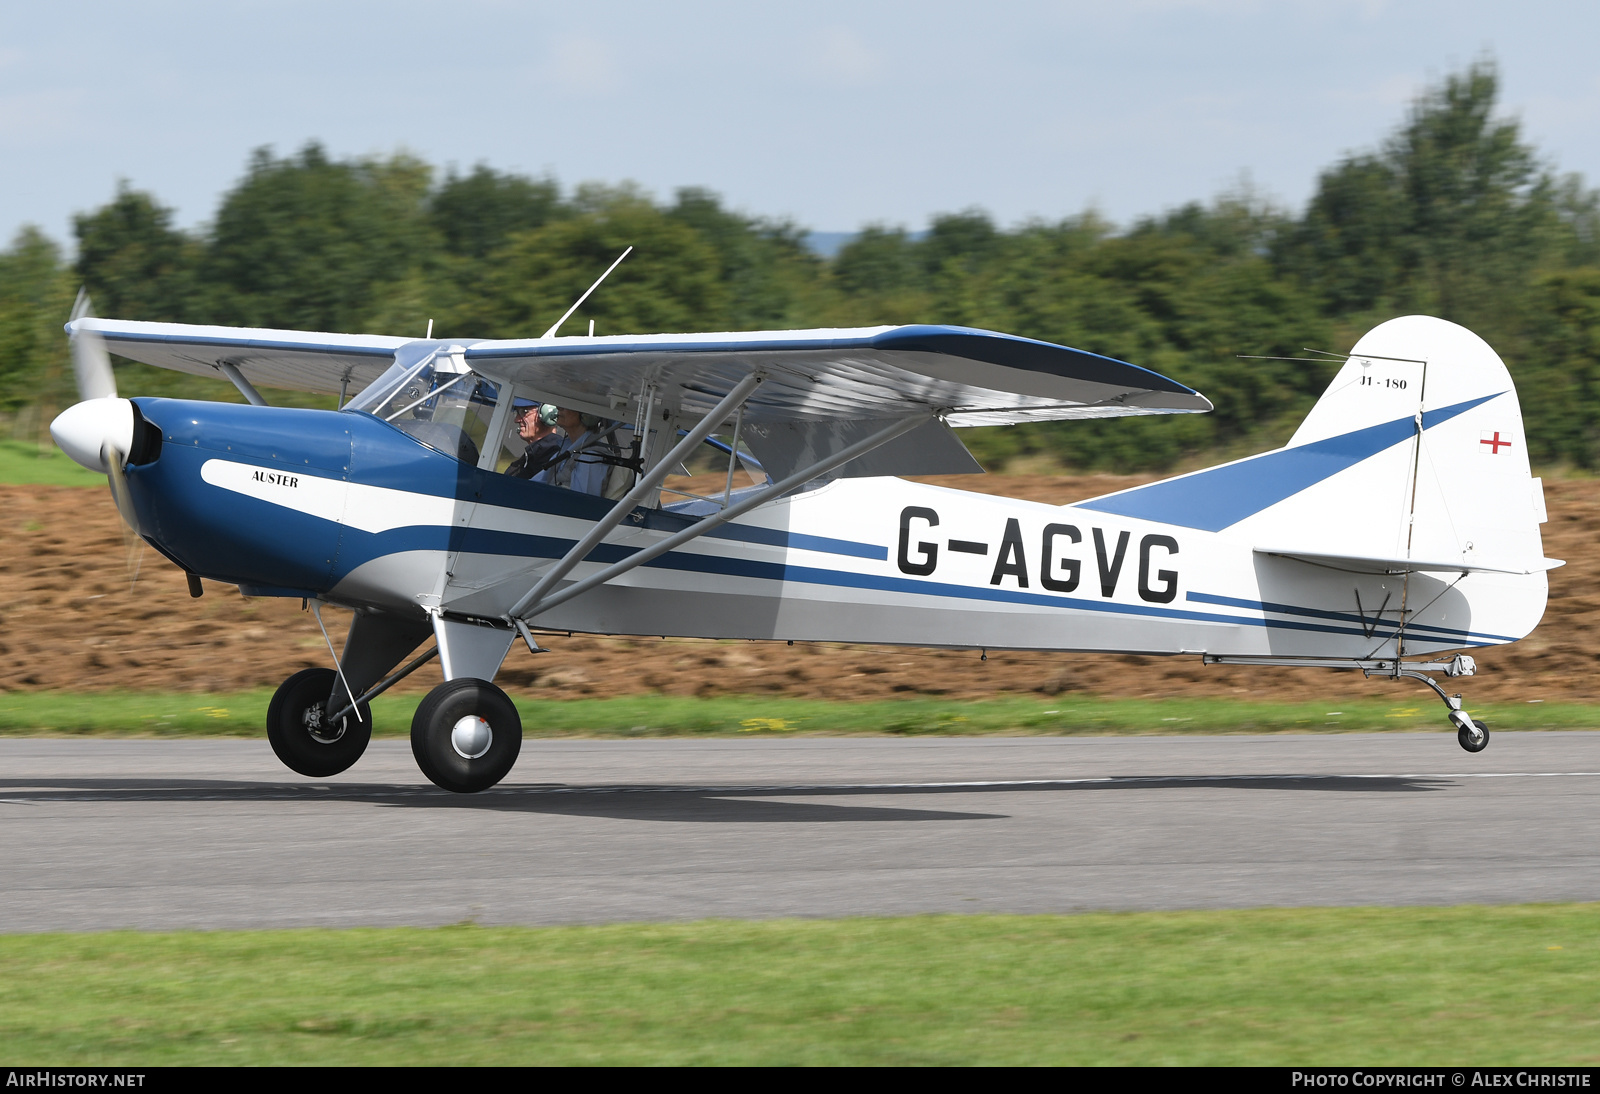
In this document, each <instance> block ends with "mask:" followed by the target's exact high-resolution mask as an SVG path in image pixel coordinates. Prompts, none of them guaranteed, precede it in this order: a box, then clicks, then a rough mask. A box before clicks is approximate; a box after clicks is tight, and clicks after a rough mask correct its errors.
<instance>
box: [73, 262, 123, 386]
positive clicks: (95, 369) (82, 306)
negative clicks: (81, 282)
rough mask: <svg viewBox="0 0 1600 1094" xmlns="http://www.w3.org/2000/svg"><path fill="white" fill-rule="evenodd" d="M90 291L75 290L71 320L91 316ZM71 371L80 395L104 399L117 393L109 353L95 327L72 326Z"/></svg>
mask: <svg viewBox="0 0 1600 1094" xmlns="http://www.w3.org/2000/svg"><path fill="white" fill-rule="evenodd" d="M93 314H94V313H93V312H92V311H91V305H90V303H89V294H88V292H87V291H86V290H84V289H79V290H78V299H77V300H76V301H75V302H74V303H73V305H72V318H73V320H74V321H76V320H79V319H85V318H88V317H90V316H92V315H93ZM70 341H71V345H72V373H73V376H74V377H76V379H77V381H78V398H79V399H104V398H106V397H107V396H113V397H114V396H115V395H116V394H117V380H116V377H115V375H113V373H112V371H111V354H110V353H109V352H108V351H107V350H106V340H105V339H104V338H102V337H100V334H99V332H98V331H92V330H74V331H73V332H72V336H71V340H70Z"/></svg>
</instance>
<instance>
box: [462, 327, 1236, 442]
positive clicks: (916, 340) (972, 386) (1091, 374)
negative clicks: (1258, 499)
mask: <svg viewBox="0 0 1600 1094" xmlns="http://www.w3.org/2000/svg"><path fill="white" fill-rule="evenodd" d="M466 359H467V362H468V363H469V364H470V365H472V367H473V368H474V369H475V370H477V371H478V372H481V373H483V374H484V375H486V376H489V377H490V378H491V379H503V380H508V381H511V382H512V383H515V384H517V385H519V386H527V387H530V388H538V389H540V390H542V391H544V392H546V393H547V394H549V395H550V396H551V397H552V400H553V401H561V400H563V399H565V400H567V401H568V402H586V403H590V404H592V405H596V406H597V407H606V406H612V405H616V402H617V401H618V400H622V399H627V398H629V397H630V396H632V395H633V394H634V393H636V392H638V390H639V388H640V386H641V383H644V382H648V383H653V384H655V385H656V386H658V387H672V388H679V389H681V390H682V391H683V392H684V393H685V402H684V409H685V410H691V409H693V410H699V411H704V410H706V409H709V408H710V407H711V405H712V404H713V403H715V402H716V400H717V399H718V398H719V397H720V393H722V392H725V391H727V390H728V389H729V388H730V387H732V386H733V384H734V383H736V382H738V380H740V379H741V378H743V377H744V376H746V375H748V374H750V373H751V372H764V373H766V375H767V382H766V383H765V384H763V385H762V388H761V390H760V391H759V392H758V393H757V394H756V395H755V396H754V397H752V398H751V399H750V401H749V403H748V404H746V409H745V420H746V421H751V422H797V421H839V420H867V419H877V420H883V419H892V418H903V417H906V416H907V415H911V414H919V413H926V412H928V411H930V410H932V411H934V412H936V413H937V414H938V415H939V416H940V417H941V418H943V419H944V421H946V422H947V423H948V424H950V425H952V426H957V427H959V426H973V425H1012V424H1015V423H1018V422H1032V421H1047V420H1052V419H1060V418H1102V417H1110V416H1113V415H1121V414H1174V413H1185V412H1189V413H1193V412H1197V411H1207V410H1210V409H1211V404H1210V402H1208V401H1207V400H1206V399H1205V398H1204V397H1203V396H1201V395H1200V394H1199V393H1197V392H1195V391H1194V390H1192V389H1190V388H1187V387H1185V386H1184V385H1182V384H1180V383H1178V382H1177V381H1175V380H1169V379H1168V378H1166V377H1165V376H1161V375H1158V374H1157V373H1154V372H1151V371H1149V370H1148V369H1142V368H1139V367H1138V366H1136V365H1130V364H1127V363H1125V362H1122V361H1117V360H1113V359H1112V358H1110V357H1101V356H1100V355H1098V354H1094V353H1085V352H1084V351H1082V350H1076V349H1068V348H1067V347H1065V346H1057V345H1052V344H1050V343H1049V342H1036V341H1033V340H1032V339H1028V338H1016V337H1013V336H1011V335H1007V334H996V333H994V332H992V331H982V330H973V329H971V328H967V327H939V326H907V327H858V328H845V329H834V330H806V331H751V332H734V333H726V334H652V335H630V336H623V337H609V338H551V339H525V340H518V341H498V340H490V341H482V342H474V343H471V344H469V345H468V346H467V348H466ZM696 396H698V399H697V398H696ZM702 401H703V403H704V405H703V406H699V405H696V403H697V402H702Z"/></svg>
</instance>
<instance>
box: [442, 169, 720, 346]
mask: <svg viewBox="0 0 1600 1094" xmlns="http://www.w3.org/2000/svg"><path fill="white" fill-rule="evenodd" d="M572 204H573V210H574V211H573V215H571V216H569V217H566V218H563V219H561V220H554V221H551V222H550V223H548V224H546V225H545V226H544V227H543V228H540V229H538V230H536V231H532V232H521V233H518V234H517V235H515V236H513V237H511V241H510V242H509V243H508V244H507V245H506V246H505V247H502V248H501V249H500V250H499V251H496V252H495V253H494V255H493V256H492V257H493V261H492V262H488V263H484V264H481V265H479V266H477V267H475V268H474V269H473V270H472V271H470V273H469V274H468V280H467V281H466V282H465V283H464V286H463V289H464V291H463V293H462V296H461V299H460V301H459V302H458V306H457V308H456V309H455V311H454V312H453V313H452V314H451V315H450V317H449V325H448V328H447V329H448V331H450V332H452V333H460V334H463V335H466V334H472V335H477V336H480V337H485V336H487V337H498V338H529V337H536V336H538V335H540V334H542V333H544V331H545V329H546V328H547V327H549V325H550V324H551V323H554V322H555V321H556V320H557V319H558V318H560V316H561V314H562V313H563V312H565V311H566V310H567V308H568V307H570V306H571V305H572V303H573V301H575V300H577V299H578V297H579V296H581V295H582V294H583V291H584V290H585V289H587V288H588V287H589V286H590V285H591V284H593V283H594V280H595V278H596V277H598V276H599V275H600V274H601V273H603V272H604V271H605V269H606V267H607V266H609V265H610V264H611V263H612V262H613V261H615V260H616V258H617V256H618V255H620V254H621V253H622V252H623V250H624V249H625V248H627V247H629V246H632V247H634V248H635V250H634V253H633V254H632V255H631V256H629V258H628V260H627V261H626V262H624V263H623V264H622V265H621V266H619V267H617V269H616V270H615V272H613V273H612V274H611V276H610V277H609V278H607V279H606V282H605V284H604V285H602V286H601V287H600V289H599V290H598V291H596V292H595V294H594V295H593V296H591V297H589V299H588V300H587V301H586V302H585V303H584V305H583V307H582V309H581V310H580V311H579V312H578V313H577V314H575V315H574V316H573V317H572V318H571V319H569V320H568V321H567V323H568V325H567V326H565V327H564V328H563V329H562V333H566V334H574V333H581V331H582V330H583V329H585V328H586V327H587V321H588V320H589V319H593V320H595V322H596V324H597V327H598V332H599V333H602V334H654V333H660V332H663V331H694V330H718V329H723V328H725V327H726V325H727V319H728V302H729V293H728V288H727V286H726V285H725V284H724V283H723V281H722V278H721V276H720V268H721V264H720V262H719V257H718V254H717V252H716V251H715V249H713V248H712V247H710V246H709V245H707V244H706V243H705V241H703V240H702V239H701V238H700V236H699V234H698V233H697V232H696V231H695V230H694V229H693V228H691V227H689V226H688V225H687V224H684V223H683V222H682V221H681V220H679V219H676V218H673V217H671V216H668V215H666V214H665V213H663V212H662V211H661V210H660V209H658V208H656V206H655V205H654V204H653V203H652V202H650V200H649V199H648V198H646V197H645V196H644V195H643V194H641V193H640V192H639V191H638V190H637V189H635V188H633V187H628V186H624V187H617V188H608V187H601V186H593V185H590V186H584V187H580V188H579V190H578V192H577V193H576V194H575V195H574V198H573V203H572Z"/></svg>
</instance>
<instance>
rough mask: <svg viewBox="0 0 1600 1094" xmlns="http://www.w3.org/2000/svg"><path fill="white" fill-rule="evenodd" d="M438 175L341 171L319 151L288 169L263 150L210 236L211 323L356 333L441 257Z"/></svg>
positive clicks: (403, 159)
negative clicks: (388, 293) (387, 290)
mask: <svg viewBox="0 0 1600 1094" xmlns="http://www.w3.org/2000/svg"><path fill="white" fill-rule="evenodd" d="M431 173H432V172H431V169H430V168H429V167H428V166H427V165H426V164H424V163H422V162H421V161H419V160H416V159H413V158H411V157H409V156H404V155H397V156H393V157H391V158H389V159H387V160H358V161H353V162H344V163H336V162H333V161H331V160H329V159H328V157H327V154H326V153H325V152H324V151H323V149H322V146H321V145H318V144H315V143H312V144H308V145H306V146H305V147H304V148H303V149H301V151H300V153H299V154H298V155H297V156H294V157H290V158H287V159H281V160H280V159H275V158H274V157H273V155H272V153H271V151H270V150H269V149H266V148H261V149H257V151H256V152H255V154H254V156H253V157H252V158H251V161H250V168H249V170H248V172H247V173H246V175H245V177H244V179H243V180H242V181H241V182H240V183H239V185H238V186H236V187H235V188H234V189H233V190H232V191H230V192H229V193H228V194H227V196H226V197H224V199H223V201H222V207H221V208H220V209H219V210H218V212H217V218H216V223H215V225H214V226H213V228H212V232H211V240H210V245H209V246H208V248H207V256H206V273H207V276H208V278H209V279H210V280H211V282H212V284H213V286H214V288H215V297H214V301H213V303H212V304H211V310H212V313H213V316H214V318H215V319H216V320H217V321H218V322H225V323H237V324H240V325H243V326H264V327H289V328H296V329H300V330H326V331H355V330H359V329H360V328H361V327H362V325H363V323H364V321H365V320H366V318H367V317H368V315H369V314H370V313H371V312H372V311H373V310H374V308H375V307H376V306H377V304H378V303H379V298H380V297H381V296H382V295H383V292H384V287H385V286H386V285H389V284H392V283H398V282H401V281H403V280H405V279H406V278H407V276H408V275H410V274H411V273H412V272H413V270H414V269H415V268H416V267H418V266H420V265H422V264H424V263H426V262H427V261H428V260H429V259H430V258H432V256H433V255H434V254H436V253H437V251H438V249H439V245H438V239H437V236H436V235H435V234H434V230H433V227H432V225H431V223H430V221H429V219H428V216H427V207H426V201H427V197H428V187H429V182H430V176H431Z"/></svg>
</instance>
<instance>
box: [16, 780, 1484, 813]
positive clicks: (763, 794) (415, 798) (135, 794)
mask: <svg viewBox="0 0 1600 1094" xmlns="http://www.w3.org/2000/svg"><path fill="white" fill-rule="evenodd" d="M1453 785H1455V784H1454V783H1453V781H1452V780H1450V779H1444V778H1438V777H1428V776H1387V775H1385V776H1349V775H1220V776H1204V775H1201V776H1197V775H1176V776H1115V777H1111V778H1106V779H1098V780H1063V781H1061V782H1020V781H1019V782H995V783H987V784H976V783H974V784H945V785H926V786H924V785H915V784H913V785H895V786H871V785H860V786H814V785H808V786H792V785H791V786H785V785H768V786H750V785H741V786H732V785H729V786H692V787H690V786H671V785H652V786H570V785H563V784H546V785H522V786H517V785H511V786H499V787H495V788H494V789H492V790H489V791H485V792H484V793H482V794H471V795H464V794H450V793H447V792H445V791H443V790H437V789H434V788H433V787H427V788H423V787H420V786H383V785H377V784H371V783H365V784H363V783H350V784H340V783H315V784H299V785H285V784H270V783H243V782H235V781H229V780H223V779H161V780H153V779H118V778H77V779H48V780H42V779H37V778H35V779H26V780H24V779H0V805H32V804H44V803H66V802H112V801H115V802H172V803H198V802H206V801H218V802H262V801H285V802H302V803H303V802H348V803H352V804H362V803H364V804H371V805H378V806H383V807H386V808H406V809H441V808H442V809H487V810H494V811H496V812H510V813H548V814H557V815H563V816H583V817H610V818H615V819H620V820H654V821H677V822H689V823H694V822H709V823H735V824H749V823H762V822H779V823H787V824H804V823H817V822H834V823H837V822H846V823H864V822H877V821H958V820H960V821H971V820H999V819H1005V818H1007V817H1008V816H1009V814H1005V813H977V812H964V811H962V812H957V811H950V810H936V809H918V808H908V807H893V806H884V805H850V804H835V803H830V802H821V801H793V800H778V799H794V798H811V799H814V798H852V797H853V798H862V797H874V798H882V797H905V796H917V797H927V796H930V795H940V796H945V797H947V798H948V797H949V796H952V795H960V796H963V797H965V798H967V800H968V801H971V796H972V795H993V794H1014V793H1029V794H1041V793H1042V794H1059V793H1063V792H1067V791H1107V790H1146V791H1149V790H1179V789H1181V790H1202V789H1203V790H1280V791H1282V790H1296V791H1303V790H1313V791H1323V792H1330V791H1331V792H1338V793H1362V794H1371V793H1431V792H1435V791H1440V790H1446V789H1449V788H1450V787H1452V786H1453ZM963 804H965V803H963ZM974 804H976V802H974Z"/></svg>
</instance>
